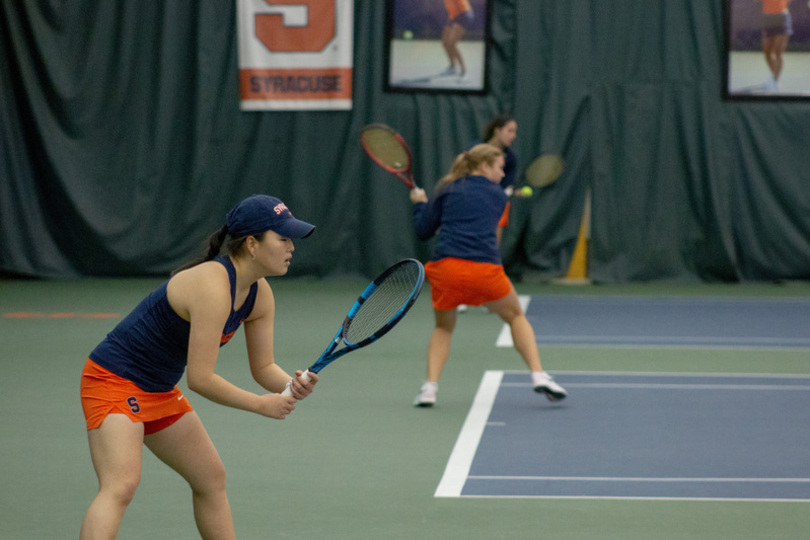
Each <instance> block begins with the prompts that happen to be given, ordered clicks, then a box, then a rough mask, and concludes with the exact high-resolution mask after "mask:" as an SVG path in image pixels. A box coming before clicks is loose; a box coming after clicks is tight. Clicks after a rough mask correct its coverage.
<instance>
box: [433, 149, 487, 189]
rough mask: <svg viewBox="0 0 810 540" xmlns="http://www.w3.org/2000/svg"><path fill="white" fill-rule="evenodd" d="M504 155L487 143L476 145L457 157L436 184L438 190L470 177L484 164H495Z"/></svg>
mask: <svg viewBox="0 0 810 540" xmlns="http://www.w3.org/2000/svg"><path fill="white" fill-rule="evenodd" d="M502 155H503V151H502V150H501V149H500V148H498V147H496V146H492V145H491V144H486V143H484V144H476V145H475V146H473V147H472V148H470V149H469V150H467V151H466V152H462V153H460V154H459V155H458V156H456V159H455V160H454V161H453V165H452V166H451V167H450V170H449V171H448V172H447V174H445V175H444V176H443V177H442V178H441V179H440V180H439V183H438V184H436V190H437V191H439V190H441V189H444V188H446V187H447V186H448V185H449V184H451V183H452V182H455V181H456V180H458V179H459V178H463V177H465V176H469V175H470V174H472V172H473V171H474V170H476V169H477V168H478V167H480V166H481V164H483V163H488V164H492V163H495V160H496V159H497V158H498V157H499V156H502Z"/></svg>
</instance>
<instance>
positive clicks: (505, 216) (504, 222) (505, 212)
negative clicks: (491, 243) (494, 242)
mask: <svg viewBox="0 0 810 540" xmlns="http://www.w3.org/2000/svg"><path fill="white" fill-rule="evenodd" d="M510 202H511V201H507V202H506V208H504V209H503V214H501V219H500V221H498V227H506V226H507V225H509V206H510V205H509V203H510Z"/></svg>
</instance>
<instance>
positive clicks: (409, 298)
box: [282, 259, 425, 396]
mask: <svg viewBox="0 0 810 540" xmlns="http://www.w3.org/2000/svg"><path fill="white" fill-rule="evenodd" d="M424 282H425V268H424V267H423V266H422V263H420V262H419V261H417V260H416V259H404V260H402V261H399V262H398V263H396V264H395V265H393V266H392V267H390V268H388V269H387V270H386V271H385V272H383V273H382V274H380V275H379V277H377V279H375V280H374V281H372V282H371V284H370V285H369V286H368V287H366V290H364V291H363V294H361V295H360V297H359V298H358V299H357V301H355V303H354V305H353V306H352V308H351V309H350V310H349V314H348V315H346V319H345V320H344V321H343V325H341V327H340V329H339V330H338V332H337V334H336V335H335V337H334V339H333V340H332V343H330V344H329V347H327V348H326V350H325V351H324V352H323V354H321V356H320V358H318V360H317V361H316V362H315V363H314V364H312V366H310V367H309V369H307V370H306V371H305V372H304V374H303V375H302V377H303V378H304V379H305V380H309V373H318V372H319V371H321V370H322V369H323V368H325V367H326V366H328V365H329V364H331V363H332V362H334V361H335V360H337V359H338V358H340V357H341V356H343V355H344V354H346V353H350V352H352V351H356V350H357V349H359V348H361V347H365V346H366V345H370V344H371V343H374V342H375V341H377V340H378V339H380V338H381V337H382V336H384V335H385V334H386V333H387V332H388V331H389V330H391V329H392V328H393V327H394V326H395V325H396V324H397V323H398V322H399V321H401V320H402V318H403V317H404V316H405V314H406V313H408V310H409V309H411V306H412V305H413V303H414V302H415V301H416V299H417V298H418V297H419V293H420V292H421V291H422V285H423V284H424ZM341 343H342V345H343V346H342V347H341V348H340V349H338V346H339V345H341ZM291 382H292V381H290V382H288V383H287V387H286V388H285V389H284V391H283V392H282V395H285V396H290V395H292V391H291V390H290V384H291Z"/></svg>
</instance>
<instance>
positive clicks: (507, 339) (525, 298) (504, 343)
mask: <svg viewBox="0 0 810 540" xmlns="http://www.w3.org/2000/svg"><path fill="white" fill-rule="evenodd" d="M531 300H532V297H531V296H529V295H526V294H520V295H518V302H520V307H522V308H523V313H526V310H527V309H529V302H531ZM495 346H496V347H514V346H515V342H514V341H512V332H511V331H510V330H509V325H508V324H506V323H504V325H503V327H502V328H501V333H500V334H498V339H497V340H495Z"/></svg>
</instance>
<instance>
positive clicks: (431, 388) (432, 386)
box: [413, 382, 439, 407]
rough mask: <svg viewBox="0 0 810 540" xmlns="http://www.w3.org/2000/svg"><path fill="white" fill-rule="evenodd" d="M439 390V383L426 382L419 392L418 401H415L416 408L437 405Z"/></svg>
mask: <svg viewBox="0 0 810 540" xmlns="http://www.w3.org/2000/svg"><path fill="white" fill-rule="evenodd" d="M438 389H439V384H438V383H431V382H426V383H425V384H423V385H422V388H421V390H419V394H418V395H417V396H416V399H414V400H413V404H414V405H415V406H416V407H433V405H434V404H435V403H436V391H437V390H438Z"/></svg>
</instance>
